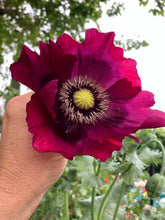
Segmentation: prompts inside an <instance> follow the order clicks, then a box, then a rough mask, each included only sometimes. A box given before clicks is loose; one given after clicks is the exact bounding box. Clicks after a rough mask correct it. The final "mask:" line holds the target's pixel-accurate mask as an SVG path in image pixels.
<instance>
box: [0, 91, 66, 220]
mask: <svg viewBox="0 0 165 220" xmlns="http://www.w3.org/2000/svg"><path fill="white" fill-rule="evenodd" d="M32 94H33V93H32V92H30V93H27V94H25V95H22V96H17V97H14V98H12V99H11V100H10V101H9V102H8V104H7V106H6V111H5V114H4V117H3V128H2V135H1V140H0V219H3V220H11V219H12V220H25V219H29V218H30V216H31V215H32V213H33V212H34V210H35V209H36V207H37V206H38V204H39V203H40V201H41V200H42V198H43V196H44V195H45V193H46V192H47V190H48V189H49V188H50V187H51V186H52V185H53V184H54V183H55V182H56V181H57V180H58V179H59V178H60V176H61V175H62V173H63V171H64V169H65V166H66V162H67V160H66V159H65V158H64V157H63V156H62V155H61V154H58V153H51V152H45V153H40V152H38V151H36V150H35V149H34V148H33V147H32V134H31V133H29V131H28V126H27V123H26V104H27V103H28V102H29V101H30V98H31V95H32Z"/></svg>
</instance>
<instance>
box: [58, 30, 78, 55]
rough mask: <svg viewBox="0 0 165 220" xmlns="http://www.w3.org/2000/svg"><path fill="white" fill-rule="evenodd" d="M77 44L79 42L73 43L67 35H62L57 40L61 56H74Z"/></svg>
mask: <svg viewBox="0 0 165 220" xmlns="http://www.w3.org/2000/svg"><path fill="white" fill-rule="evenodd" d="M79 44H80V43H79V42H77V41H75V40H74V39H73V38H72V37H70V36H69V35H68V34H63V35H61V36H60V37H59V38H58V39H57V45H58V47H59V48H60V50H61V51H62V52H63V54H72V55H75V54H76V53H77V47H78V46H79Z"/></svg>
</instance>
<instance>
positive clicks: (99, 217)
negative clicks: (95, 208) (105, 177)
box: [97, 173, 119, 220]
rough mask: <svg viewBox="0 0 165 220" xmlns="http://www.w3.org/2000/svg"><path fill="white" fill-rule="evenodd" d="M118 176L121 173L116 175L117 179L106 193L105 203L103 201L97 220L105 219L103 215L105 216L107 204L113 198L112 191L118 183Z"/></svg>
mask: <svg viewBox="0 0 165 220" xmlns="http://www.w3.org/2000/svg"><path fill="white" fill-rule="evenodd" d="M118 175H119V173H118V174H117V175H116V177H115V179H114V180H113V182H112V183H111V185H110V187H109V189H108V191H107V192H106V194H105V196H104V198H103V201H102V203H101V205H100V209H99V212H98V217H97V220H102V219H103V214H104V210H105V207H106V205H107V203H108V201H109V198H110V196H111V193H112V191H111V189H112V187H113V185H114V184H115V182H116V180H117V178H118Z"/></svg>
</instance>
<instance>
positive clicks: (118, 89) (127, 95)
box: [106, 78, 141, 101]
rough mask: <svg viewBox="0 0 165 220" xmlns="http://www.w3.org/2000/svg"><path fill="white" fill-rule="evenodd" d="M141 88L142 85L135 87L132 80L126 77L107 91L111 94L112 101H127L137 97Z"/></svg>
mask: <svg viewBox="0 0 165 220" xmlns="http://www.w3.org/2000/svg"><path fill="white" fill-rule="evenodd" d="M140 90H141V87H139V86H136V87H133V86H132V82H129V81H128V80H127V79H125V78H124V79H121V80H119V81H117V82H116V83H115V84H113V85H112V86H111V87H110V88H109V89H108V90H107V91H106V92H107V93H108V94H109V96H110V100H111V101H119V100H120V101H122V100H124V101H125V100H129V99H131V98H133V97H135V96H136V95H137V94H138V93H139V92H140Z"/></svg>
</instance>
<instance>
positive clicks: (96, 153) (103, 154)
mask: <svg viewBox="0 0 165 220" xmlns="http://www.w3.org/2000/svg"><path fill="white" fill-rule="evenodd" d="M83 146H84V147H82V148H80V149H79V151H78V152H77V155H89V156H92V157H94V158H96V159H100V160H101V161H102V162H104V161H105V160H106V159H108V158H109V157H111V156H112V153H113V151H119V150H120V149H121V147H122V144H121V142H119V141H117V140H114V139H113V138H110V139H107V140H98V139H92V140H90V139H87V140H85V141H84V142H83Z"/></svg>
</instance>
